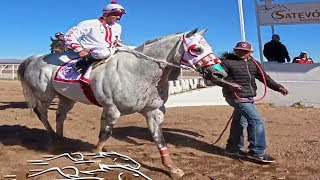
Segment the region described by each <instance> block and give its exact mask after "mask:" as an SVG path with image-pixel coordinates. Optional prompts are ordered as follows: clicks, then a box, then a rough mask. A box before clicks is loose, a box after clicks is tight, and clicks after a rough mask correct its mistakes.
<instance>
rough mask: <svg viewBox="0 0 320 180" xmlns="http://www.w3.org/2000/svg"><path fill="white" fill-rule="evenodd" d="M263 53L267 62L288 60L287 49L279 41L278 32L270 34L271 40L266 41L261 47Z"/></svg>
mask: <svg viewBox="0 0 320 180" xmlns="http://www.w3.org/2000/svg"><path fill="white" fill-rule="evenodd" d="M263 55H264V57H266V58H267V60H268V61H269V62H278V63H285V62H286V61H285V59H286V60H287V62H290V57H289V53H288V50H287V48H286V46H285V45H283V44H282V43H281V42H280V36H279V35H278V34H274V35H272V40H271V41H269V42H267V43H266V44H265V45H264V48H263Z"/></svg>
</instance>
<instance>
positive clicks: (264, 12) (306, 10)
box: [258, 2, 320, 26]
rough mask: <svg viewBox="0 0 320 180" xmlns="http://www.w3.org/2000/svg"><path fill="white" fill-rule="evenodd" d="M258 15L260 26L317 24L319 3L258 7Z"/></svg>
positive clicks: (319, 19) (319, 15)
mask: <svg viewBox="0 0 320 180" xmlns="http://www.w3.org/2000/svg"><path fill="white" fill-rule="evenodd" d="M258 15H259V25H260V26H268V25H281V24H282V25H287V24H319V23H320V2H305V3H290V4H289V3H288V4H266V5H259V7H258Z"/></svg>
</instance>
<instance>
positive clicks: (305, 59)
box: [292, 51, 313, 64]
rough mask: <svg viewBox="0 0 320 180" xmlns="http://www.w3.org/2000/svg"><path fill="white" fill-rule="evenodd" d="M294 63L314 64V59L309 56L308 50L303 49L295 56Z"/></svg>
mask: <svg viewBox="0 0 320 180" xmlns="http://www.w3.org/2000/svg"><path fill="white" fill-rule="evenodd" d="M292 63H298V64H313V60H312V59H311V58H310V57H308V54H307V52H305V51H302V52H301V53H300V55H299V56H297V57H295V58H293V61H292Z"/></svg>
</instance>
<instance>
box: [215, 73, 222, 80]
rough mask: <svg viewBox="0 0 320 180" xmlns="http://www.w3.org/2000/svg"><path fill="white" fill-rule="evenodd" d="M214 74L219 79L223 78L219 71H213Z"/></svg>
mask: <svg viewBox="0 0 320 180" xmlns="http://www.w3.org/2000/svg"><path fill="white" fill-rule="evenodd" d="M213 75H214V76H216V77H218V78H219V79H222V78H224V75H223V74H220V73H213Z"/></svg>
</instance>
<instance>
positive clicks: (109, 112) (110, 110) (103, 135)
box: [97, 105, 121, 152]
mask: <svg viewBox="0 0 320 180" xmlns="http://www.w3.org/2000/svg"><path fill="white" fill-rule="evenodd" d="M120 115H121V113H120V111H119V110H118V108H117V107H116V106H114V105H112V106H109V107H104V108H103V112H102V114H101V119H100V123H101V124H100V133H99V142H98V144H97V151H98V152H100V151H103V150H102V149H103V147H104V146H105V143H106V141H107V140H108V139H109V138H110V136H111V134H112V129H113V126H114V125H115V124H116V120H117V119H118V118H119V117H120Z"/></svg>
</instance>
